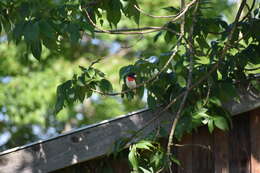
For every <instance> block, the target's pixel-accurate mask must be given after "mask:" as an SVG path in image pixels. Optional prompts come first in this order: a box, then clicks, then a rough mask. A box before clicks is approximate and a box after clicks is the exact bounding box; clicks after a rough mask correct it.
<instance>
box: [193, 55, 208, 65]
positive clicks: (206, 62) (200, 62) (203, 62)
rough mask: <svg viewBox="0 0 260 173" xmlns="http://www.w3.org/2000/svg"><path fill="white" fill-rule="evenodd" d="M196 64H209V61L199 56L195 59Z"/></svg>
mask: <svg viewBox="0 0 260 173" xmlns="http://www.w3.org/2000/svg"><path fill="white" fill-rule="evenodd" d="M196 62H197V63H199V64H209V63H210V59H209V58H208V57H206V56H199V57H197V58H196Z"/></svg>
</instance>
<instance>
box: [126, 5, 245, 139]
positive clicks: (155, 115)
mask: <svg viewBox="0 0 260 173" xmlns="http://www.w3.org/2000/svg"><path fill="white" fill-rule="evenodd" d="M245 2H246V0H243V1H242V3H241V5H240V7H239V10H238V12H237V15H236V18H235V21H234V23H233V27H232V29H231V32H230V33H229V36H228V38H229V39H228V40H227V42H226V44H225V46H224V49H223V51H222V54H221V57H220V58H223V57H224V56H225V54H226V52H227V49H228V46H227V45H229V44H230V41H231V39H232V37H233V33H234V30H235V28H236V25H237V23H238V20H239V17H240V15H241V12H242V10H243V8H244V6H245ZM217 64H218V63H216V64H215V66H214V67H213V68H212V69H211V70H210V71H209V72H208V73H207V74H206V75H205V76H204V77H202V78H200V79H199V80H198V82H196V83H194V84H193V85H191V86H190V87H189V88H188V89H187V90H188V91H191V90H192V89H194V88H196V87H197V86H198V85H200V84H201V83H202V82H204V81H205V80H206V79H207V78H208V77H209V76H210V75H211V74H212V73H213V72H214V71H215V70H216V69H217V67H218V65H217ZM186 92H187V91H184V92H182V93H180V94H179V95H178V96H177V97H175V99H173V100H172V101H171V102H170V103H169V104H168V105H167V106H166V107H164V109H163V110H161V111H159V112H156V113H154V118H152V119H151V120H149V121H148V122H147V123H146V124H145V125H144V126H143V127H142V128H141V129H139V130H138V131H137V132H136V133H135V134H134V135H133V136H132V137H131V138H130V140H129V142H131V141H132V139H133V138H134V137H136V136H137V134H139V133H140V132H141V131H142V130H143V129H145V128H146V127H148V126H149V125H150V124H151V123H152V122H154V121H156V120H157V119H158V118H160V116H161V114H162V113H164V112H165V111H167V110H168V109H169V108H170V107H171V106H172V105H173V104H174V103H176V101H177V100H179V99H180V98H181V97H183V96H184V94H185V93H186Z"/></svg>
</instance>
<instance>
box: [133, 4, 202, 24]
mask: <svg viewBox="0 0 260 173" xmlns="http://www.w3.org/2000/svg"><path fill="white" fill-rule="evenodd" d="M196 1H197V0H193V1H191V2H190V3H189V4H187V6H186V7H185V8H184V9H183V10H182V11H181V12H180V13H179V14H177V15H169V16H155V15H152V14H149V13H146V12H145V11H144V10H142V9H141V8H140V7H137V6H136V5H134V7H135V9H136V10H138V11H139V12H140V13H142V14H144V15H146V16H149V17H153V18H174V19H172V22H174V21H176V20H178V19H180V18H181V17H182V16H183V15H184V14H185V13H186V12H187V11H188V9H189V8H190V7H191V6H192V5H193V4H194V3H195V2H196Z"/></svg>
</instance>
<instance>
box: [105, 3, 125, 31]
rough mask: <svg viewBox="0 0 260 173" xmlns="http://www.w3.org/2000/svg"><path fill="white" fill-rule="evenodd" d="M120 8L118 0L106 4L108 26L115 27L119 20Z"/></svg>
mask: <svg viewBox="0 0 260 173" xmlns="http://www.w3.org/2000/svg"><path fill="white" fill-rule="evenodd" d="M121 8H122V4H121V2H120V1H119V0H110V1H109V2H108V9H107V20H108V22H109V23H110V24H114V26H117V24H118V22H119V21H120V19H121Z"/></svg>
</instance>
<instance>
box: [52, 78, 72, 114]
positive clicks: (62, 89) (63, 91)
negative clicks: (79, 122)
mask: <svg viewBox="0 0 260 173" xmlns="http://www.w3.org/2000/svg"><path fill="white" fill-rule="evenodd" d="M71 85H72V81H71V80H68V81H66V82H64V83H62V84H60V85H59V86H58V87H57V91H56V95H57V98H56V104H55V108H54V114H55V115H56V114H58V113H59V112H60V111H61V109H62V108H63V107H64V104H65V100H66V97H67V91H68V90H69V89H70V87H71Z"/></svg>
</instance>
